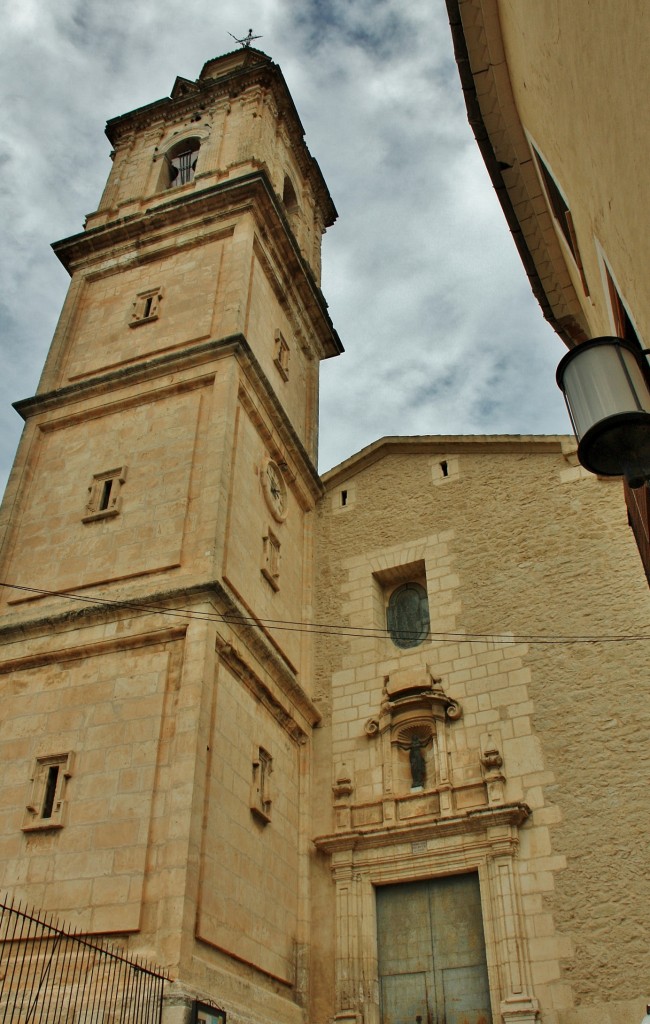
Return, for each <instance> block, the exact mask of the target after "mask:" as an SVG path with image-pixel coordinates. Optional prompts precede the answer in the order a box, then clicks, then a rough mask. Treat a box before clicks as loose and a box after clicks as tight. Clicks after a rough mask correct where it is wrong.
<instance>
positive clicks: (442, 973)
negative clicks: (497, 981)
mask: <svg viewBox="0 0 650 1024" xmlns="http://www.w3.org/2000/svg"><path fill="white" fill-rule="evenodd" d="M377 950H378V959H379V988H380V997H381V1014H382V1024H491V1021H492V1017H491V1013H490V993H489V989H488V979H487V969H486V965H485V939H484V936H483V919H482V916H481V897H480V891H479V884H478V875H476V874H469V875H452V876H450V877H448V878H436V879H431V880H430V881H426V882H408V883H405V884H403V885H386V886H382V887H381V888H378V889H377Z"/></svg>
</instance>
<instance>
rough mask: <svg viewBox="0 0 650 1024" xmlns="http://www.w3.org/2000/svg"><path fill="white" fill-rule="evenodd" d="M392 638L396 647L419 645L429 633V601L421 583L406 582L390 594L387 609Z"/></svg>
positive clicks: (387, 619)
mask: <svg viewBox="0 0 650 1024" xmlns="http://www.w3.org/2000/svg"><path fill="white" fill-rule="evenodd" d="M386 623H387V627H388V632H389V634H390V638H391V640H392V641H393V643H394V644H395V646H396V647H404V648H405V647H417V646H418V644H421V643H422V641H423V640H426V638H427V636H428V634H429V601H428V599H427V592H426V590H425V589H424V587H421V586H420V584H419V583H404V584H403V586H401V587H397V589H396V590H394V591H393V593H392V594H391V595H390V598H389V601H388V609H387V611H386Z"/></svg>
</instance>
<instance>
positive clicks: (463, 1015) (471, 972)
mask: <svg viewBox="0 0 650 1024" xmlns="http://www.w3.org/2000/svg"><path fill="white" fill-rule="evenodd" d="M442 990H443V993H444V1003H445V1022H446V1024H488V1022H489V1020H490V1014H489V1006H490V993H489V991H488V988H487V974H486V971H485V967H484V965H483V964H477V965H476V966H474V967H448V968H447V969H446V970H443V972H442ZM486 1007H487V1008H488V1009H487V1010H486Z"/></svg>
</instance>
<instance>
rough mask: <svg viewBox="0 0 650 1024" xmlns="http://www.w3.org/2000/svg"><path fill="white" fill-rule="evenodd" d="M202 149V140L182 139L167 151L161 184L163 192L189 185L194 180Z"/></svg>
mask: <svg viewBox="0 0 650 1024" xmlns="http://www.w3.org/2000/svg"><path fill="white" fill-rule="evenodd" d="M200 148H201V140H200V139H196V138H193V139H182V140H181V141H180V142H177V143H176V144H175V145H173V146H172V147H171V148H170V149H168V150H167V152H166V153H165V164H164V168H163V175H162V181H161V184H160V188H161V190H162V189H166V188H176V187H177V186H179V185H188V184H189V183H190V182H191V181H193V180H194V174H195V171H196V161H197V159H198V155H199V149H200Z"/></svg>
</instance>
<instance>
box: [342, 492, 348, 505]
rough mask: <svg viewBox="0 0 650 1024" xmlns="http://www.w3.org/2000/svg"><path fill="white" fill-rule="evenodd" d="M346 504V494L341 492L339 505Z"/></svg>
mask: <svg viewBox="0 0 650 1024" xmlns="http://www.w3.org/2000/svg"><path fill="white" fill-rule="evenodd" d="M347 503H348V492H347V491H341V505H347Z"/></svg>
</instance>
